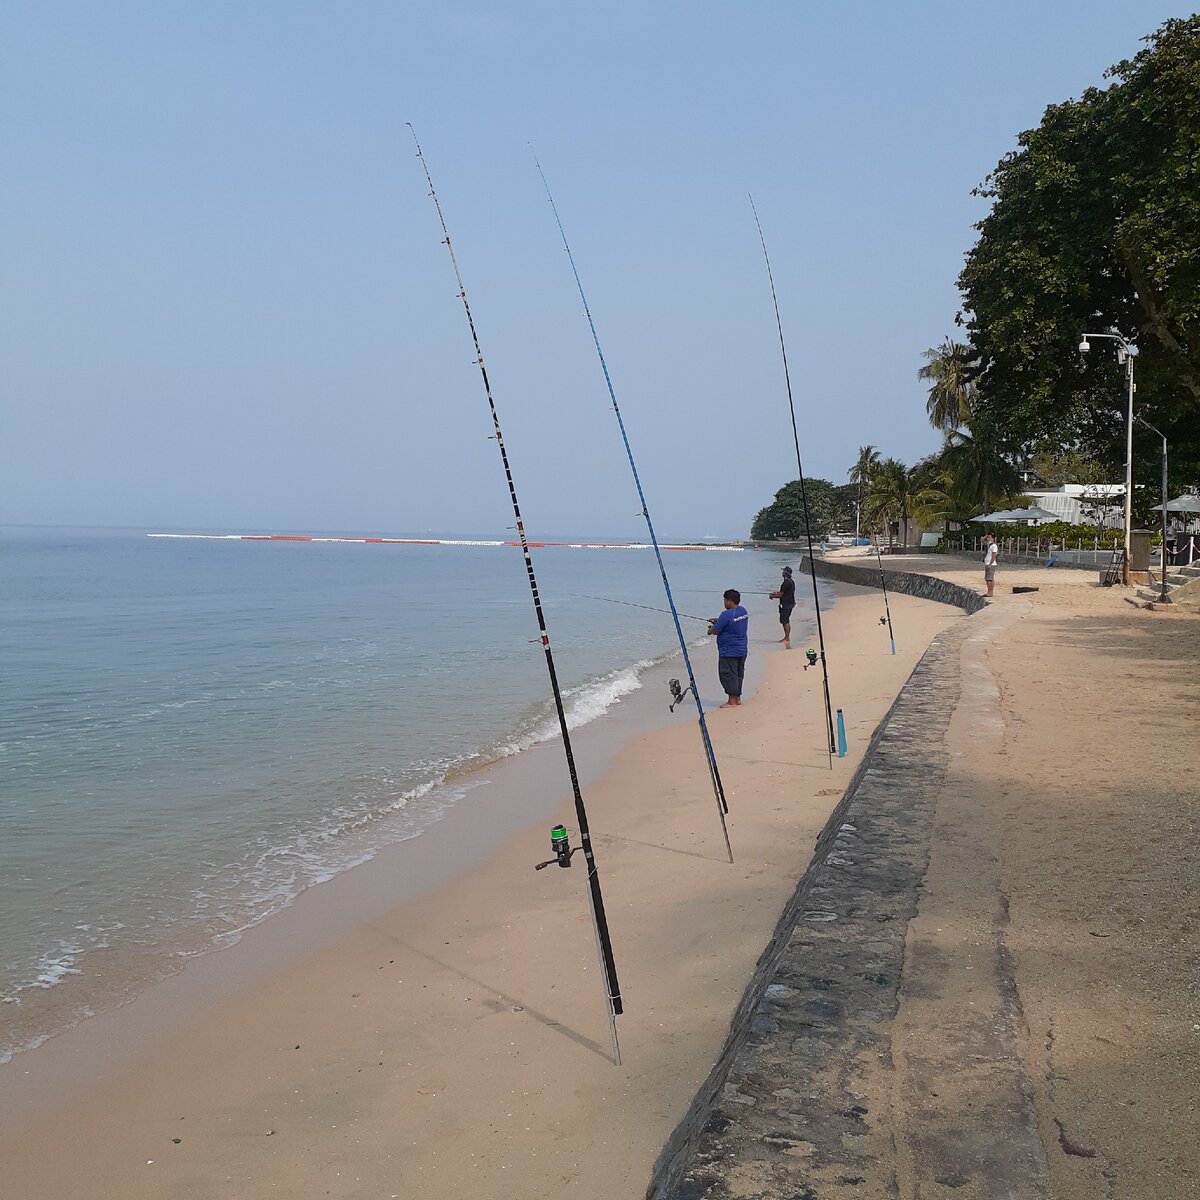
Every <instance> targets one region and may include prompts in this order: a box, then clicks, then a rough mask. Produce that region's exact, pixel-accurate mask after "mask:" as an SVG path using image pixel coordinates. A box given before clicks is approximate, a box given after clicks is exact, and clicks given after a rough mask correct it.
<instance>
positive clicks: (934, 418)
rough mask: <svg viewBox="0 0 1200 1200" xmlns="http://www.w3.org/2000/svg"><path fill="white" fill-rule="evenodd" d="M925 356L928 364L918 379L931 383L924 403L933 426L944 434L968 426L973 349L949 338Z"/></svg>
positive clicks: (923, 355)
mask: <svg viewBox="0 0 1200 1200" xmlns="http://www.w3.org/2000/svg"><path fill="white" fill-rule="evenodd" d="M922 358H924V359H925V365H924V366H923V367H922V368H921V369H920V370H919V371H918V372H917V378H918V379H925V380H928V381H929V384H930V387H929V400H928V401H927V402H926V405H925V412H926V415H927V416H928V417H929V423H930V425H932V426H933V427H934V429H940V430H941V431H942V432H943V433H951V432H952V431H953V430H955V429H965V428H966V427H967V426H968V425H970V423H971V410H972V408H973V406H974V402H975V381H974V374H975V370H976V367H975V362H974V355H973V354H972V353H971V348H970V347H969V346H966V345H964V344H963V343H962V342H954V341H951V340H950V338H946V340H945V341H944V342H942V344H941V345H940V346H939V347H938V348H937V349H936V350H932V349H930V350H926V351H925V352H924V353H923V354H922Z"/></svg>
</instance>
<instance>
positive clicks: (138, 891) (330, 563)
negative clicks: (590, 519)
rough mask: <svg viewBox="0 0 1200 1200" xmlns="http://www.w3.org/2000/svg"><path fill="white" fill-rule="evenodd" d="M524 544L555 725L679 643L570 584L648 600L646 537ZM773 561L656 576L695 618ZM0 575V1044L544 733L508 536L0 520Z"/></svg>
mask: <svg viewBox="0 0 1200 1200" xmlns="http://www.w3.org/2000/svg"><path fill="white" fill-rule="evenodd" d="M535 555H536V557H535V565H536V567H537V570H538V575H539V582H540V583H541V585H542V591H543V596H544V599H545V602H546V606H547V610H548V620H549V623H550V632H551V637H552V639H553V642H554V646H555V657H556V662H557V666H558V670H559V673H560V677H561V681H562V683H563V685H564V687H565V690H566V696H567V702H568V709H569V713H570V719H571V722H572V724H573V725H580V724H583V723H586V722H587V721H590V720H592V719H595V718H596V717H599V716H600V715H602V714H603V713H604V712H605V711H606V710H607V709H609V708H610V707H611V706H612V705H614V704H617V703H619V702H620V700H621V697H622V696H626V695H628V694H630V693H631V692H633V691H634V690H636V689H637V688H639V687H640V686H641V683H640V678H641V676H642V674H643V673H644V672H645V671H646V670H647V669H648V668H649V667H650V666H651V665H653V664H654V663H655V662H658V661H662V660H663V658H664V657H669V656H671V655H673V654H677V653H678V647H677V643H676V641H675V637H674V631H673V627H672V626H671V623H670V620H669V618H668V617H666V616H664V615H662V614H660V613H655V612H650V611H646V610H644V609H638V608H632V607H627V606H623V605H617V604H610V603H604V602H602V601H599V600H592V599H584V598H582V596H581V594H590V595H593V596H606V597H612V598H619V599H622V600H626V601H633V602H636V603H639V604H646V605H662V604H663V603H664V600H663V596H662V591H661V583H660V581H659V579H658V576H657V572H656V569H655V565H654V560H653V556H652V555H651V554H650V553H649V552H647V551H615V550H609V551H600V550H597V551H588V550H567V549H546V550H542V551H535ZM780 561H783V560H782V559H780V558H779V557H778V556H775V555H769V554H752V553H748V552H743V553H674V554H671V555H669V556H668V569H669V571H670V572H671V576H672V584H673V586H674V587H675V589H676V590H677V600H678V602H679V605H680V608H681V609H684V610H686V611H691V612H695V613H699V614H701V615H704V614H708V613H715V612H717V611H719V610H720V599H719V598H720V594H721V592H722V591H723V590H724V589H725V588H726V587H729V586H738V587H741V588H743V589H744V590H750V589H752V588H762V589H764V590H766V589H768V588H769V587H772V586H774V585H775V582H776V580H777V579H778V564H779V562H780ZM0 570H2V588H3V592H2V596H0V670H2V672H3V689H2V691H0V1061H3V1060H4V1059H5V1058H8V1057H11V1055H12V1053H13V1052H15V1051H16V1050H18V1049H21V1048H23V1047H27V1046H30V1045H33V1044H36V1043H37V1041H38V1040H40V1039H41V1038H43V1037H44V1035H45V1034H46V1033H49V1032H53V1029H51V1028H49V1027H48V1026H49V1024H52V1023H53V1021H52V1020H51V1018H50V1017H49V1016H46V1017H45V1018H44V1019H43V1018H42V1017H41V1016H39V1013H40V1012H45V1013H49V1012H50V1011H51V1010H52V1009H53V1008H54V1006H53V1005H51V1004H49V1003H48V1001H49V999H50V994H51V993H52V992H57V994H58V995H60V996H65V995H67V994H69V995H70V996H71V1007H70V1008H69V1010H63V1009H62V1007H61V1006H59V1008H58V1009H55V1010H54V1011H55V1012H56V1013H57V1015H56V1016H55V1017H54V1018H53V1020H54V1021H58V1022H60V1023H62V1022H63V1021H64V1019H65V1017H64V1011H66V1015H67V1016H72V1017H73V1018H74V1019H78V1018H79V1016H81V1015H86V1014H87V1013H88V1012H89V1011H91V1009H92V1006H93V1005H95V1004H97V1003H99V1002H101V1001H110V1000H114V999H121V998H124V997H125V993H126V992H128V990H129V989H136V987H137V986H139V984H144V982H145V981H146V980H148V979H149V978H153V977H156V976H158V975H161V974H163V973H165V970H166V967H165V965H164V964H166V963H167V962H168V960H174V961H178V958H179V956H181V955H189V954H193V953H196V952H198V951H201V950H204V949H206V948H209V947H211V946H213V945H219V944H221V943H222V942H227V941H229V940H231V939H233V938H236V937H237V935H238V933H239V932H240V931H242V930H244V929H246V928H247V927H248V926H250V925H252V924H254V923H256V922H258V921H260V920H262V919H263V918H264V917H266V916H268V915H269V914H270V913H272V912H274V911H276V910H278V909H279V908H280V907H282V906H284V905H286V904H287V903H289V902H290V901H291V900H292V899H293V898H294V897H295V896H296V895H297V894H298V893H299V892H300V891H302V890H303V889H304V888H306V887H310V886H312V885H313V884H316V883H319V882H321V881H322V880H325V879H328V878H330V877H331V876H332V875H334V874H336V873H337V872H340V871H343V870H346V869H347V868H349V867H350V866H353V865H354V864H356V863H358V862H361V861H363V860H365V859H366V858H369V857H370V856H371V855H372V854H373V853H374V852H375V851H376V850H377V849H379V848H380V847H381V846H382V845H385V844H388V843H392V842H396V841H400V840H404V839H406V838H411V837H415V836H419V834H420V833H421V831H422V830H423V829H425V828H427V827H428V825H429V823H430V822H432V821H435V820H437V819H438V816H439V814H440V813H442V812H444V811H445V807H446V806H447V805H449V804H453V803H454V801H455V799H456V797H461V795H462V794H463V789H466V788H470V787H471V786H472V771H473V770H474V769H476V768H478V767H479V766H481V765H483V764H485V763H487V762H489V761H494V760H496V759H498V758H501V757H504V756H506V755H509V754H512V753H516V752H519V751H520V750H521V749H523V748H525V747H528V746H530V745H532V744H534V743H535V742H537V741H540V740H544V739H546V738H549V737H554V736H557V734H556V723H555V721H554V719H553V710H552V708H551V706H550V703H549V698H548V694H547V682H546V671H545V660H544V657H543V655H542V653H541V650H540V647H539V646H538V645H536V644H535V643H534V639H535V638H536V634H537V629H536V625H535V622H534V617H533V611H532V606H531V604H530V601H529V593H528V587H527V584H526V581H525V573H524V569H523V566H522V563H521V559H520V555H519V552H518V551H516V550H514V549H511V548H501V547H440V546H415V547H404V546H370V545H353V544H350V545H341V544H322V543H301V544H295V543H262V542H205V541H160V540H154V539H149V538H147V537H146V536H145V535H144V534H142V533H97V532H72V531H52V530H8V531H0ZM760 599H761V602H762V603H763V604H769V602H768V601H766V599H765V597H763V598H760ZM685 624H687V625H688V628H687V629H686V630H685V632H686V633H688V635H689V638H691V637H693V636H696V637H698V638H700V639H701V640H702V639H703V635H704V626H703V625H702V624H699V623H696V622H687V623H685ZM701 663H702V664H703V667H704V668H706V669H711V665H712V664H711V663H710V662H709V661H708V659H707V657H704V656H701ZM114 964H115V966H114ZM63 985H67V986H65V987H64V986H63ZM60 989H61V990H60ZM123 989H124V991H123Z"/></svg>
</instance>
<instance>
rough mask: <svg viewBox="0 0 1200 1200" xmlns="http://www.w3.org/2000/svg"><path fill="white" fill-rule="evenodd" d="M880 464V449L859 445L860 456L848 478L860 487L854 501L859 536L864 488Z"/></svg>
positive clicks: (856, 528)
mask: <svg viewBox="0 0 1200 1200" xmlns="http://www.w3.org/2000/svg"><path fill="white" fill-rule="evenodd" d="M878 466H879V451H878V450H876V449H875V447H874V446H859V448H858V458H857V459H855V462H854V466H852V467H851V468H850V472H849V475H848V478H849V480H850V482H851V483H853V484H856V485H857V487H858V490H857V492H856V493H855V497H856V498H855V501H854V537H855V540H857V538H858V526H859V516H860V514H861V513H862V503H863V489H864V488H866V487H867V486H868V485H869V484H870V482H871V476H872V475H873V474H874V473H875V469H876V468H877V467H878Z"/></svg>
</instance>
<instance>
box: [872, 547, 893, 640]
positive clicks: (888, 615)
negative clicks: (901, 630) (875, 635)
mask: <svg viewBox="0 0 1200 1200" xmlns="http://www.w3.org/2000/svg"><path fill="white" fill-rule="evenodd" d="M871 542H872V544H873V545H874V547H875V561H876V562H878V563H879V586H880V587H881V588H883V611H884V613H885V614H886V616H885V618H884V621H885V623H886V625H887V630H888V637H889V638H890V639H891V643H892V655H893V657H894V656H895V654H896V635H895V634H894V633H893V632H892V610H891V608H890V607H889V606H888V594H887V580H886V579H885V578H884V574H883V555H881V554H880V553H879V539H878V538H872V539H871Z"/></svg>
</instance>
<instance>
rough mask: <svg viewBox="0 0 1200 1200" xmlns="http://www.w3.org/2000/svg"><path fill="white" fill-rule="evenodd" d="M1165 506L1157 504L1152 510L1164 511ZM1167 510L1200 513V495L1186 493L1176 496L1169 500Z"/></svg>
mask: <svg viewBox="0 0 1200 1200" xmlns="http://www.w3.org/2000/svg"><path fill="white" fill-rule="evenodd" d="M1162 510H1163V506H1162V505H1161V504H1156V505H1155V506H1154V507H1153V508H1152V509H1151V510H1150V511H1151V512H1162ZM1167 512H1179V513H1184V512H1186V513H1200V496H1194V495H1189V494H1187V493H1184V495H1182V496H1176V497H1175V499H1174V500H1168V501H1167Z"/></svg>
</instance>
